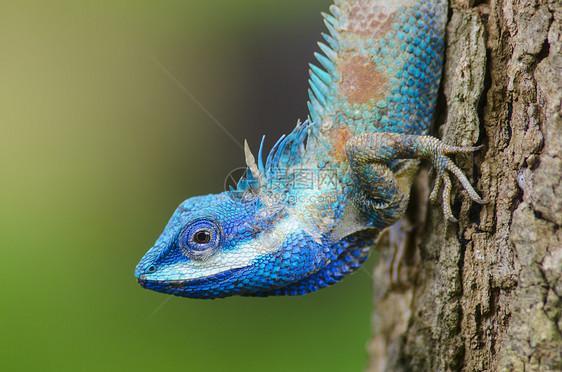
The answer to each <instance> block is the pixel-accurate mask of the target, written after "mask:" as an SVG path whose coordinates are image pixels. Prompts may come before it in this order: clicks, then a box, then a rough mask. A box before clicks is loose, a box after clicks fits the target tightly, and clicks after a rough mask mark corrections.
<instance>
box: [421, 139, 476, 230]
mask: <svg viewBox="0 0 562 372" xmlns="http://www.w3.org/2000/svg"><path fill="white" fill-rule="evenodd" d="M480 148H482V146H477V147H455V146H449V145H446V144H443V143H439V146H438V148H437V149H436V150H437V151H436V154H435V158H433V159H432V160H433V161H432V162H433V164H434V167H435V173H436V177H437V178H436V180H435V185H434V187H433V190H431V193H430V195H429V200H431V201H432V202H436V201H437V197H438V195H439V189H440V188H441V185H443V196H442V197H443V214H444V215H445V217H446V218H447V219H448V220H449V221H451V222H458V220H457V219H456V218H455V217H454V216H453V213H452V212H451V189H452V183H451V179H450V178H449V175H448V174H447V171H448V172H451V173H452V174H453V175H455V176H456V177H457V179H458V180H459V182H460V183H461V185H462V186H463V188H464V189H465V190H466V192H467V193H468V195H469V196H470V198H471V199H472V200H473V201H475V202H476V203H478V204H486V203H487V202H486V201H485V200H483V199H482V198H481V197H480V195H478V193H477V192H476V190H474V188H473V187H472V185H471V184H470V182H469V181H468V179H467V178H466V176H465V175H464V173H463V172H462V171H461V170H460V169H459V168H458V167H457V166H456V165H455V163H453V162H452V161H451V160H450V159H449V158H448V157H447V156H446V154H456V153H464V152H472V151H476V150H478V149H480Z"/></svg>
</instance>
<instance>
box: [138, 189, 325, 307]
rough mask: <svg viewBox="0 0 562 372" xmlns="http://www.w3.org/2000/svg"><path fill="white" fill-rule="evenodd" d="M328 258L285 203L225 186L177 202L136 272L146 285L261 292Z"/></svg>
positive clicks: (198, 291) (195, 293) (174, 290)
mask: <svg viewBox="0 0 562 372" xmlns="http://www.w3.org/2000/svg"><path fill="white" fill-rule="evenodd" d="M311 257H316V259H311ZM324 261H325V255H324V254H323V253H322V245H321V244H318V242H315V241H314V239H312V238H311V237H310V235H309V234H308V233H306V232H304V231H303V229H302V227H301V225H299V223H298V222H296V220H295V218H293V217H292V216H291V214H290V213H287V212H286V209H285V207H284V206H283V204H281V203H280V204H276V205H274V204H271V203H268V204H265V203H263V202H262V201H260V198H259V197H257V196H255V195H252V194H251V193H245V194H243V195H242V196H240V195H237V196H236V195H235V196H233V193H232V192H223V193H221V194H216V195H206V196H200V197H194V198H190V199H188V200H186V201H184V202H183V203H182V204H180V206H179V207H178V208H177V209H176V211H175V213H174V214H173V215H172V217H171V219H170V221H169V222H168V224H167V226H166V228H165V229H164V232H163V233H162V234H161V236H160V237H159V238H158V240H157V241H156V243H155V244H154V246H153V247H152V248H151V249H150V250H149V251H148V252H147V253H146V254H145V256H144V257H143V258H142V259H141V261H140V262H139V264H138V265H137V267H136V270H135V276H136V277H137V280H138V282H139V283H140V284H141V286H143V287H145V288H147V289H152V290H155V291H158V292H164V293H169V294H174V295H178V296H184V297H194V298H215V297H226V296H231V295H234V294H241V295H259V292H263V291H264V290H265V289H271V288H278V287H282V286H284V285H286V284H288V283H292V282H294V281H298V280H299V279H301V278H303V277H306V276H308V275H310V273H312V272H315V271H317V270H318V269H319V267H321V266H322V263H323V262H324Z"/></svg>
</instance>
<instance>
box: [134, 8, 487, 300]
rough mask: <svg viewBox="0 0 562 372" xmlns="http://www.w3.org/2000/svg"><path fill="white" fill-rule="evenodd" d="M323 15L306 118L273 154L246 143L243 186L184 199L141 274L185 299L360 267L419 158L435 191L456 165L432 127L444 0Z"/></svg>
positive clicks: (315, 279)
mask: <svg viewBox="0 0 562 372" xmlns="http://www.w3.org/2000/svg"><path fill="white" fill-rule="evenodd" d="M330 12H331V14H323V16H324V19H325V23H326V26H327V28H328V31H329V34H326V35H323V36H324V38H325V40H326V44H324V43H319V46H320V49H321V50H322V51H323V53H324V54H320V53H316V58H317V60H318V62H319V63H320V65H321V66H322V67H318V66H315V65H311V67H310V81H309V83H310V90H309V103H308V107H309V119H308V120H307V121H305V122H304V123H300V122H299V123H298V124H297V126H296V128H295V129H294V130H293V132H292V133H290V134H289V135H288V136H283V137H282V138H280V139H279V141H278V142H277V143H276V144H275V146H274V147H273V148H272V150H271V151H270V153H269V155H268V156H267V159H266V161H265V162H264V159H263V156H262V152H263V141H262V145H261V146H260V149H259V154H258V157H257V161H256V159H255V158H254V156H253V155H252V153H251V152H250V150H249V148H248V146H247V144H246V146H245V155H246V163H247V176H246V178H245V179H243V180H241V181H240V183H239V184H238V187H237V188H236V190H231V191H226V192H223V193H221V194H216V195H206V196H200V197H194V198H190V199H187V200H186V201H184V202H183V203H182V204H181V205H180V206H179V207H178V209H177V210H176V211H175V213H174V214H173V216H172V217H171V219H170V221H169V222H168V225H167V226H166V228H165V229H164V232H163V233H162V235H161V236H160V238H159V239H158V240H157V241H156V243H155V245H154V246H153V247H152V248H151V249H150V250H149V251H148V252H147V253H146V255H145V256H144V257H143V259H142V260H141V261H140V262H139V264H138V265H137V268H136V271H135V275H136V277H137V280H138V281H139V283H140V284H141V285H142V286H143V287H145V288H148V289H152V290H156V291H159V292H165V293H169V294H174V295H178V296H185V297H195V298H216V297H226V296H231V295H246V296H268V295H297V294H304V293H308V292H312V291H315V290H317V289H319V288H322V287H325V286H328V285H330V284H333V283H335V282H337V281H339V280H340V279H341V278H342V277H344V276H345V275H347V274H349V273H351V272H353V271H355V270H356V269H357V268H359V267H360V266H361V264H362V263H363V261H364V260H365V259H366V258H367V256H368V254H369V249H370V247H371V243H372V241H373V239H375V238H376V236H377V235H378V233H379V232H380V231H381V230H382V229H383V228H385V227H387V226H390V225H391V224H393V223H394V222H395V221H397V220H398V219H399V218H401V216H402V215H403V214H404V211H405V208H406V205H407V203H408V199H409V190H410V187H411V184H412V181H413V178H414V177H415V174H416V172H417V168H418V164H419V160H420V159H427V160H429V161H430V162H431V163H432V165H433V167H434V169H435V171H436V175H437V178H436V185H435V188H434V190H433V192H432V193H431V196H430V197H431V199H433V200H434V199H436V198H437V196H438V192H439V190H440V188H441V186H443V194H442V195H443V210H444V213H445V215H446V216H447V217H448V218H449V219H450V220H454V217H453V216H452V214H451V211H450V205H449V197H450V191H451V181H450V179H449V175H448V173H449V172H450V173H453V174H454V175H455V176H456V177H457V178H458V179H459V180H460V181H461V184H462V185H463V187H464V188H465V189H466V190H467V191H468V193H469V195H470V196H471V197H472V199H473V200H475V201H477V202H482V201H481V199H480V198H479V196H478V194H477V193H476V192H475V191H474V189H473V188H472V186H471V185H470V183H469V182H468V180H467V179H466V177H465V176H464V175H463V174H462V172H461V171H460V170H459V169H458V168H457V167H456V166H455V165H454V163H453V162H452V161H451V160H450V159H449V158H448V157H447V154H451V153H456V152H468V151H473V150H474V149H473V148H458V147H451V146H447V145H445V144H444V143H442V142H440V141H439V140H437V139H435V138H433V137H430V136H427V133H428V130H429V126H430V124H431V122H432V119H433V111H434V106H435V102H436V97H437V89H438V86H439V81H440V75H441V69H442V60H443V48H444V29H445V22H446V15H447V2H446V0H397V1H389V0H347V1H346V0H339V1H336V2H335V4H334V5H332V6H331V7H330Z"/></svg>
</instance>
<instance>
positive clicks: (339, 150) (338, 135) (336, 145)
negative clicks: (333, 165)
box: [329, 127, 353, 161]
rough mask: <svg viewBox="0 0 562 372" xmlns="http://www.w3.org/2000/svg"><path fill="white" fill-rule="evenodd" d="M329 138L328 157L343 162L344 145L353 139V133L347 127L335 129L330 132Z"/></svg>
mask: <svg viewBox="0 0 562 372" xmlns="http://www.w3.org/2000/svg"><path fill="white" fill-rule="evenodd" d="M329 137H330V140H331V143H332V149H331V150H330V156H331V157H332V158H333V159H335V160H338V161H344V160H345V144H346V143H347V141H349V140H350V139H351V137H353V132H352V131H351V129H349V128H347V127H337V128H334V129H332V130H331V131H330V133H329Z"/></svg>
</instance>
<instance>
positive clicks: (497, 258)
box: [368, 0, 562, 371]
mask: <svg viewBox="0 0 562 372" xmlns="http://www.w3.org/2000/svg"><path fill="white" fill-rule="evenodd" d="M450 14H451V16H450V19H449V23H448V27H447V52H446V66H445V69H444V78H443V98H442V100H443V102H446V104H443V105H442V109H441V110H440V115H439V118H438V121H439V123H440V124H441V125H440V126H439V131H438V132H436V134H437V135H439V136H440V137H441V138H443V140H444V141H445V142H447V143H451V144H455V145H463V146H471V145H473V144H483V145H484V148H483V149H482V150H480V151H479V152H476V153H475V154H473V155H472V156H466V155H464V156H457V157H456V159H455V160H456V162H457V164H459V165H460V166H461V167H462V168H463V170H464V171H465V172H466V174H467V175H470V176H472V181H473V184H475V185H476V186H477V189H478V190H479V191H480V192H481V194H482V195H483V197H484V198H485V199H487V201H488V204H487V205H485V206H478V205H475V204H474V203H473V202H472V201H471V200H470V198H468V196H466V195H465V194H464V192H461V191H457V193H456V198H455V200H454V203H453V210H454V212H455V213H456V214H457V215H458V216H459V219H460V222H459V223H458V224H456V225H455V224H451V223H449V222H447V221H446V220H445V219H444V218H443V216H442V213H441V211H440V206H432V207H429V208H427V212H424V213H420V210H419V209H418V210H417V212H416V213H413V214H411V215H410V222H408V223H406V226H413V227H410V230H411V231H414V232H416V231H415V230H417V233H418V237H417V238H409V239H406V240H407V243H408V244H409V248H408V249H406V250H404V249H402V250H401V251H400V252H399V253H397V252H398V250H397V249H383V250H381V251H380V252H381V258H382V259H381V260H380V264H379V265H378V266H377V268H376V269H375V295H374V300H375V311H374V316H373V323H374V325H373V338H372V340H371V342H370V344H369V352H370V364H369V367H368V369H369V370H370V371H391V370H392V371H411V370H423V371H425V370H439V371H440V370H465V371H474V370H479V371H484V370H489V371H492V370H494V371H495V370H502V371H503V370H507V371H520V370H525V371H559V370H562V228H561V226H562V3H561V2H560V1H556V0H551V1H537V0H521V1H517V0H516V1H507V0H503V1H502V0H499V1H496V0H491V2H489V3H481V4H474V2H467V1H453V2H452V3H451V12H450ZM421 184H423V182H421ZM457 190H460V188H457ZM421 194H424V192H423V191H422V192H421ZM414 199H415V198H414ZM419 199H421V198H418V200H414V202H416V203H419V201H420V200H419ZM422 211H424V209H423V208H422ZM422 223H423V227H420V226H422V225H421V224H422ZM420 230H421V234H419V233H420ZM389 262H390V263H391V265H389ZM397 262H398V263H397ZM389 267H390V269H389Z"/></svg>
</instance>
